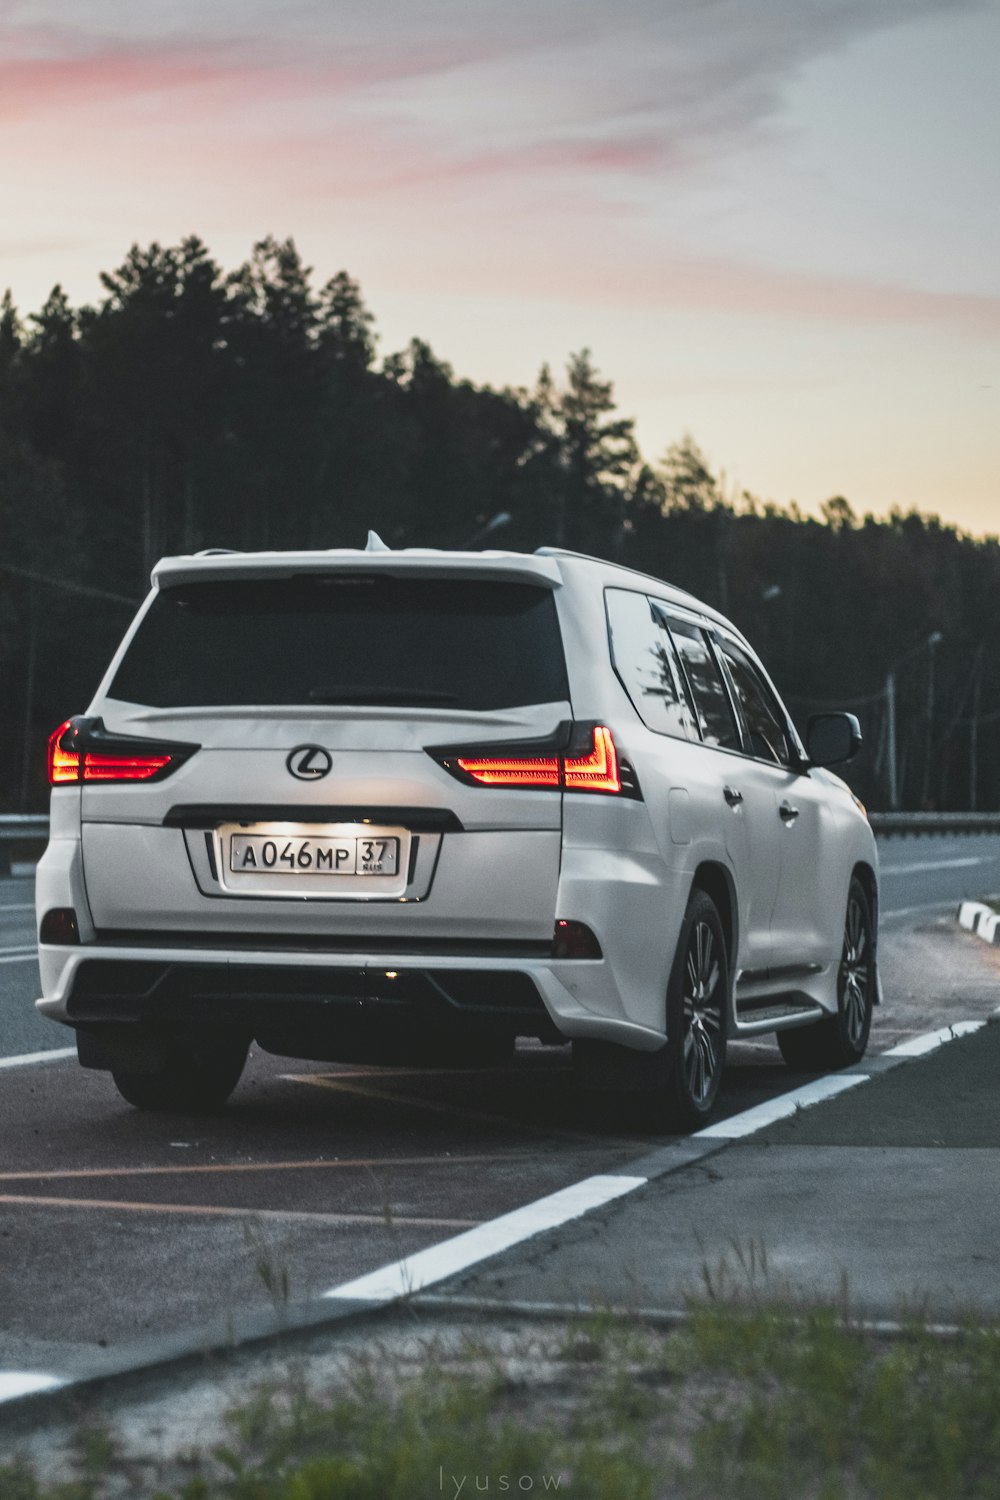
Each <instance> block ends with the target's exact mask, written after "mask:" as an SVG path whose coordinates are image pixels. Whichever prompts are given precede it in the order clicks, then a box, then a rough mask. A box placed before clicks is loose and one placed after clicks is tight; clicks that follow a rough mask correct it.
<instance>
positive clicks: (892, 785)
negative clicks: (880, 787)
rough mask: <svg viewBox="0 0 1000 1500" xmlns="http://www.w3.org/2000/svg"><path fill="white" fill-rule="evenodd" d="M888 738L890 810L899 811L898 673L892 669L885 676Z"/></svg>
mask: <svg viewBox="0 0 1000 1500" xmlns="http://www.w3.org/2000/svg"><path fill="white" fill-rule="evenodd" d="M885 717H886V740H887V745H886V749H887V754H888V761H889V811H890V812H898V811H899V779H898V769H897V768H898V764H899V762H898V761H897V759H896V673H895V672H894V671H890V672H887V673H886V678H885Z"/></svg>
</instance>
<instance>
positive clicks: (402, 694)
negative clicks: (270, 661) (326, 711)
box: [309, 687, 458, 705]
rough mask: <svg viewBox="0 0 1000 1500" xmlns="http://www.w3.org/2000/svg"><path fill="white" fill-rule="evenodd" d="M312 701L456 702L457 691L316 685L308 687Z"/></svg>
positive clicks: (389, 703)
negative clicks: (438, 691)
mask: <svg viewBox="0 0 1000 1500" xmlns="http://www.w3.org/2000/svg"><path fill="white" fill-rule="evenodd" d="M309 698H310V701H311V702H313V703H384V704H387V705H391V704H394V703H457V702H458V694H457V693H435V692H432V691H430V689H427V688H399V687H345V688H337V687H318V688H310V690H309Z"/></svg>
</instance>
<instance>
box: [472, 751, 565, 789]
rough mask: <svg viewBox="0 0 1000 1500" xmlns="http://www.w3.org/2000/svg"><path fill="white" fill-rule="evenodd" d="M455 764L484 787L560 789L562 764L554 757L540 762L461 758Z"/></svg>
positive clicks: (513, 758) (503, 757)
mask: <svg viewBox="0 0 1000 1500" xmlns="http://www.w3.org/2000/svg"><path fill="white" fill-rule="evenodd" d="M455 764H456V765H457V766H458V767H459V769H460V770H462V771H464V772H465V774H466V775H467V776H471V777H472V779H473V781H478V782H480V783H481V784H482V785H483V786H559V784H560V780H559V769H560V763H559V760H558V758H557V757H556V756H555V755H552V756H543V757H541V758H540V759H537V760H529V759H522V757H520V756H498V757H496V758H495V759H494V758H486V759H482V760H466V759H465V758H464V756H459V757H458V759H457V760H456V762H455Z"/></svg>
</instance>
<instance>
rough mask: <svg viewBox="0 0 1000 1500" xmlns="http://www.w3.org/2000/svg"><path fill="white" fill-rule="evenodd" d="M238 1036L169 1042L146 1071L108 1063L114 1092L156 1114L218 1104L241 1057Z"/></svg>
mask: <svg viewBox="0 0 1000 1500" xmlns="http://www.w3.org/2000/svg"><path fill="white" fill-rule="evenodd" d="M248 1048H249V1043H248V1042H247V1040H246V1039H245V1038H243V1037H240V1038H230V1037H226V1038H224V1039H221V1040H220V1039H218V1038H214V1037H213V1038H212V1039H211V1040H208V1041H203V1042H202V1041H198V1042H194V1041H184V1042H177V1043H175V1044H173V1045H172V1046H171V1048H170V1051H169V1054H168V1055H167V1058H166V1059H165V1060H164V1061H163V1062H161V1063H160V1064H159V1065H158V1066H157V1067H155V1068H153V1069H152V1070H150V1071H141V1072H137V1071H133V1070H131V1069H129V1068H118V1067H115V1068H112V1069H111V1076H112V1078H113V1079H114V1081H115V1087H116V1088H117V1090H118V1092H119V1094H121V1096H122V1098H123V1099H124V1100H125V1101H126V1103H127V1104H131V1105H132V1106H133V1107H134V1108H135V1109H143V1110H151V1111H156V1112H157V1113H160V1114H174V1115H175V1114H205V1113H210V1112H212V1111H214V1110H217V1109H221V1107H222V1105H223V1104H225V1102H226V1100H227V1099H228V1098H229V1096H230V1094H231V1093H232V1092H233V1089H234V1088H235V1087H236V1085H237V1084H238V1083H239V1081H240V1075H241V1074H242V1072H243V1067H244V1064H245V1062H246V1058H247V1051H248Z"/></svg>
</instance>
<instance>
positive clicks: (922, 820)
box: [868, 812, 1000, 834]
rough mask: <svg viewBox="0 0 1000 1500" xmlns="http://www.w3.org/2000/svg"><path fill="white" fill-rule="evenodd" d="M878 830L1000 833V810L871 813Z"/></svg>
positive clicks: (887, 832)
mask: <svg viewBox="0 0 1000 1500" xmlns="http://www.w3.org/2000/svg"><path fill="white" fill-rule="evenodd" d="M868 820H869V822H870V823H871V825H872V827H873V828H874V830H875V832H876V833H881V834H894V833H896V834H904V833H1000V812H917V813H904V812H883V813H877V812H873V813H869V814H868Z"/></svg>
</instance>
